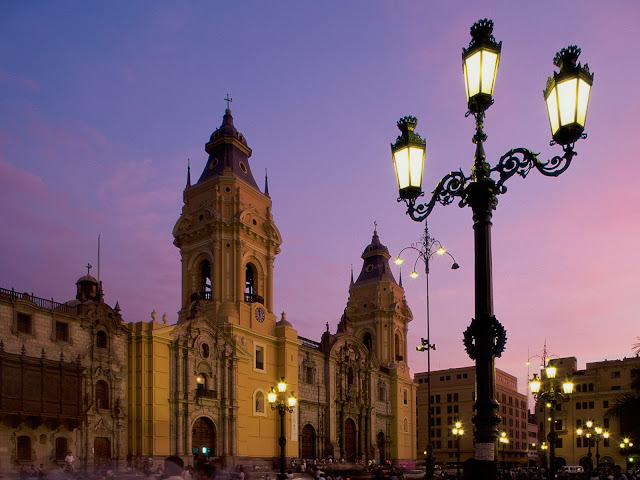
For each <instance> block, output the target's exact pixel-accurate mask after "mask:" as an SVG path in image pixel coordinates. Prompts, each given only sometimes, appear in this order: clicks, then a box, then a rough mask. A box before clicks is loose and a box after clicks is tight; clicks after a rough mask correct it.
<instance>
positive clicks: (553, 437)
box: [529, 351, 573, 478]
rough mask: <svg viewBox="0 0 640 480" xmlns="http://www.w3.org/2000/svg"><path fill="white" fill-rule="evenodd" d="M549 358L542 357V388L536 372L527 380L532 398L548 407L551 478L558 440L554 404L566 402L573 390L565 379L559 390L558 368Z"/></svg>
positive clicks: (570, 383) (554, 467)
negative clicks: (544, 380)
mask: <svg viewBox="0 0 640 480" xmlns="http://www.w3.org/2000/svg"><path fill="white" fill-rule="evenodd" d="M549 362H550V360H549V359H548V358H547V356H546V351H545V358H544V364H543V367H544V372H545V376H546V378H547V381H546V382H545V385H544V389H543V383H542V381H541V379H540V378H539V377H538V374H537V373H534V374H533V378H532V379H531V380H530V381H529V388H530V390H531V393H532V394H533V398H534V399H535V400H536V405H537V404H538V402H541V401H544V402H546V406H547V408H548V409H549V435H547V440H548V441H549V446H550V448H549V471H550V475H551V478H555V477H554V475H555V472H556V467H557V465H556V443H557V441H558V434H557V433H556V404H557V403H558V402H568V401H569V395H571V393H572V392H573V383H572V382H570V381H569V380H566V381H564V382H563V383H562V391H560V390H559V389H558V387H557V384H556V374H557V373H558V370H557V368H556V367H554V366H553V365H551V364H550V363H549ZM545 458H546V456H545Z"/></svg>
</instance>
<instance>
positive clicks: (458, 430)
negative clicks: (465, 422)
mask: <svg viewBox="0 0 640 480" xmlns="http://www.w3.org/2000/svg"><path fill="white" fill-rule="evenodd" d="M451 433H453V436H454V437H456V457H457V462H456V468H457V470H456V479H457V480H460V438H461V437H462V435H464V429H463V428H462V423H460V422H456V426H455V427H454V428H453V429H452V430H451Z"/></svg>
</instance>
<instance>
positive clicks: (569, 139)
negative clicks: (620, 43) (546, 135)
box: [544, 45, 593, 145]
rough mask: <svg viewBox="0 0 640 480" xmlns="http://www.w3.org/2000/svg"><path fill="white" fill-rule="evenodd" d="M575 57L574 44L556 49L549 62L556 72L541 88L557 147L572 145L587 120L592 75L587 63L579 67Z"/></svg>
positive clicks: (576, 54)
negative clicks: (552, 58)
mask: <svg viewBox="0 0 640 480" xmlns="http://www.w3.org/2000/svg"><path fill="white" fill-rule="evenodd" d="M579 56H580V49H579V48H578V47H577V46H575V45H570V46H569V47H567V48H563V49H562V50H560V52H558V53H557V54H556V57H555V59H554V60H553V63H554V65H556V66H557V67H558V68H560V72H554V73H553V76H552V77H549V78H548V79H547V87H546V88H545V89H544V100H545V102H546V103H547V113H548V114H549V123H550V125H551V136H552V137H553V140H554V141H555V142H556V143H558V144H560V145H570V144H572V143H575V142H576V141H577V140H578V139H579V138H580V137H581V136H582V132H583V131H584V124H585V122H586V120H587V107H588V106H589V95H590V94H591V86H592V85H593V74H592V73H591V72H589V65H588V64H585V65H584V67H583V66H582V65H581V64H580V63H578V57H579Z"/></svg>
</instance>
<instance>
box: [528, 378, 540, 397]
mask: <svg viewBox="0 0 640 480" xmlns="http://www.w3.org/2000/svg"><path fill="white" fill-rule="evenodd" d="M541 385H542V383H541V382H540V379H539V378H538V374H537V373H534V374H533V378H532V379H531V380H529V389H530V390H531V393H538V392H539V391H540V387H541Z"/></svg>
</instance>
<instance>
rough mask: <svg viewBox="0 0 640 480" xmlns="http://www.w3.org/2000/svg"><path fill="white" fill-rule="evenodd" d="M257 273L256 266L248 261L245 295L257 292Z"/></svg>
mask: <svg viewBox="0 0 640 480" xmlns="http://www.w3.org/2000/svg"><path fill="white" fill-rule="evenodd" d="M255 273H256V272H255V267H254V266H253V265H252V264H251V263H247V268H246V270H245V282H244V293H245V295H254V294H255V293H256V291H255V290H256V283H255Z"/></svg>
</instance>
